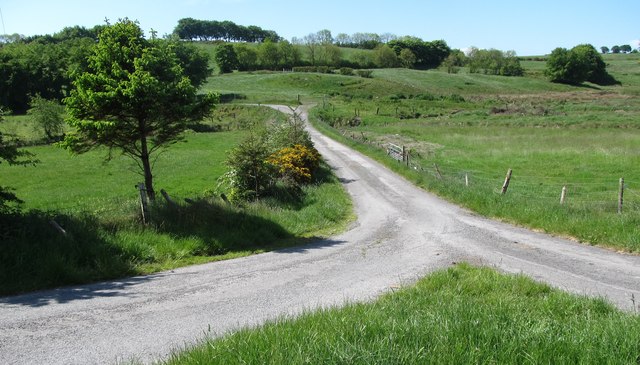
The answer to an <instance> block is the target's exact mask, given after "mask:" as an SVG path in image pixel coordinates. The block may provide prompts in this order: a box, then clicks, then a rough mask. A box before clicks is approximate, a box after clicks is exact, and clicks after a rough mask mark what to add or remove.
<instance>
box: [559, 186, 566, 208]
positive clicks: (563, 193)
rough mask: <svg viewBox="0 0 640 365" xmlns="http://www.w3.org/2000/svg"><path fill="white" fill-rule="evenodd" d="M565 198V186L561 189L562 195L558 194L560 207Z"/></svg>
mask: <svg viewBox="0 0 640 365" xmlns="http://www.w3.org/2000/svg"><path fill="white" fill-rule="evenodd" d="M566 197H567V186H566V185H565V186H563V187H562V193H560V205H564V200H565V199H566Z"/></svg>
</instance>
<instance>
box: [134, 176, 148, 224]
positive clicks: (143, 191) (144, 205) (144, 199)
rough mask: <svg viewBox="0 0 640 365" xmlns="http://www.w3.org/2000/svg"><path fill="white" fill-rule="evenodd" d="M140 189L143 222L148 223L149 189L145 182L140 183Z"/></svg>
mask: <svg viewBox="0 0 640 365" xmlns="http://www.w3.org/2000/svg"><path fill="white" fill-rule="evenodd" d="M137 187H138V190H139V191H140V209H141V211H142V223H143V224H147V222H148V220H149V207H148V204H149V201H148V200H147V189H146V188H145V186H144V183H138V186H137Z"/></svg>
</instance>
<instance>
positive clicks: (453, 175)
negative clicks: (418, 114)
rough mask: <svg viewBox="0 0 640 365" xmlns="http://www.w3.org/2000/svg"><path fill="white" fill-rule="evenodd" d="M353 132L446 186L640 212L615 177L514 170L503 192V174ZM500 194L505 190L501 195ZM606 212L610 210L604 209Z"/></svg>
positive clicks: (636, 199) (636, 194)
mask: <svg viewBox="0 0 640 365" xmlns="http://www.w3.org/2000/svg"><path fill="white" fill-rule="evenodd" d="M361 135H362V136H358V135H356V134H354V133H351V134H348V133H347V134H345V136H346V137H350V138H351V139H353V140H355V141H357V142H360V143H363V144H369V145H372V146H376V147H377V148H382V149H385V150H386V152H387V155H388V156H390V158H393V159H395V160H397V161H398V163H403V164H406V166H407V167H408V168H410V169H412V170H415V171H420V172H422V173H424V174H425V175H427V176H429V177H430V178H432V179H434V180H444V181H446V182H447V183H457V184H459V185H460V186H461V187H465V188H466V187H472V186H485V187H489V188H490V191H492V192H493V193H495V194H498V195H499V194H504V195H505V196H515V197H521V198H525V199H528V200H531V199H535V200H543V201H545V202H546V201H548V202H550V203H551V202H555V203H556V204H558V206H561V205H563V206H585V205H591V206H600V207H602V206H606V207H611V209H612V210H614V209H615V207H616V206H617V207H618V209H619V211H620V210H621V209H622V207H623V206H624V210H625V211H640V191H635V190H634V189H631V188H629V186H634V187H635V186H640V183H636V182H635V181H628V180H625V181H624V184H623V185H619V179H620V176H618V177H613V176H611V177H609V178H606V179H602V178H597V177H594V178H590V177H576V178H573V177H562V176H540V175H520V174H519V172H518V171H514V172H513V175H512V176H511V179H510V181H509V184H508V185H509V186H508V189H507V190H506V191H505V189H504V188H503V186H504V185H505V184H506V182H505V175H504V174H505V173H506V170H505V171H503V172H500V173H498V172H487V171H481V170H477V169H464V170H458V169H452V168H449V167H447V166H441V165H438V164H437V163H436V164H434V163H433V162H432V160H430V161H427V160H426V159H425V158H422V157H416V156H413V155H412V153H411V150H410V149H408V148H406V147H405V146H398V145H395V144H392V143H386V144H381V143H377V142H374V141H372V140H370V139H368V138H367V137H366V136H364V134H363V133H361ZM479 165H483V166H484V167H486V168H488V169H494V168H493V167H489V166H488V165H487V164H483V163H479ZM620 189H622V190H623V192H624V193H625V194H626V193H629V194H626V195H625V197H624V205H622V201H621V197H620V195H621V192H620ZM503 191H505V192H504V193H503ZM607 209H609V208H607Z"/></svg>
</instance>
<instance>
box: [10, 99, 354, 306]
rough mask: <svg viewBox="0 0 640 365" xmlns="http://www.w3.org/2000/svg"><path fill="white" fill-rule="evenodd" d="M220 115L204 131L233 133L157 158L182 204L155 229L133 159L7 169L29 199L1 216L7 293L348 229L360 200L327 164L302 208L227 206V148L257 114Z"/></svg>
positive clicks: (160, 217)
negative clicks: (147, 219) (223, 182)
mask: <svg viewBox="0 0 640 365" xmlns="http://www.w3.org/2000/svg"><path fill="white" fill-rule="evenodd" d="M244 109H246V107H244ZM218 113H219V114H218V115H219V118H217V117H216V118H213V120H209V121H203V125H201V126H200V127H198V128H200V129H226V126H228V125H232V126H231V127H230V129H231V131H228V132H226V131H225V132H215V133H196V132H193V131H192V132H189V133H187V134H186V136H185V142H184V143H178V144H176V145H174V146H172V147H171V149H170V150H169V151H167V152H166V153H165V154H163V155H162V156H161V157H160V158H159V159H158V160H157V162H156V165H155V168H154V176H155V183H156V188H157V189H158V190H159V189H165V190H166V191H167V192H168V193H169V195H170V196H171V197H172V198H173V200H175V201H176V202H177V203H178V206H177V207H173V206H171V205H169V204H167V203H165V202H164V200H162V199H161V198H160V201H158V202H157V203H156V204H155V205H154V206H153V207H152V209H151V220H152V222H151V224H150V225H149V226H147V227H144V226H143V225H142V224H141V223H140V213H139V203H138V193H137V191H136V189H135V188H134V185H135V184H136V183H137V182H138V181H139V180H140V176H138V175H137V174H136V172H135V171H136V170H135V168H136V166H135V165H134V162H133V161H131V160H129V159H128V158H125V157H123V156H115V158H114V159H113V160H112V161H110V162H108V163H105V162H104V157H105V154H106V151H104V150H97V151H93V152H89V153H87V154H83V155H79V156H72V155H70V154H69V153H68V152H66V151H64V150H61V149H59V148H57V147H54V146H34V147H29V148H28V150H29V151H30V152H31V153H33V154H34V155H35V157H36V158H37V159H38V160H39V161H40V162H39V163H38V165H36V166H34V167H15V166H6V165H5V164H3V165H0V177H1V180H0V185H2V186H12V187H14V188H15V193H16V195H17V196H18V197H20V198H21V199H22V200H24V204H23V206H22V210H23V211H22V213H19V214H10V215H3V216H0V226H1V227H3V229H2V230H1V231H0V245H1V246H2V247H1V249H0V295H7V294H13V293H18V292H25V291H30V290H36V289H43V288H49V287H55V286H59V285H67V284H79V283H87V282H92V281H96V280H102V279H108V278H117V277H122V276H126V275H137V274H146V273H151V272H155V271H158V270H164V269H171V268H175V267H179V266H184V265H189V264H194V263H203V262H209V261H216V260H221V259H227V258H233V257H239V256H245V255H249V254H253V253H257V252H264V251H266V250H271V249H274V248H279V247H287V246H291V245H296V244H301V243H304V242H306V241H307V240H308V239H310V238H312V237H316V236H325V235H328V234H331V233H333V232H335V231H337V230H340V229H343V228H344V226H345V225H346V223H347V222H348V221H349V220H350V219H351V203H350V200H349V198H348V196H347V195H346V193H345V192H344V190H343V189H342V187H341V185H340V183H339V182H338V181H337V180H336V179H335V177H334V176H333V175H331V173H330V171H329V170H328V168H326V167H325V168H324V169H323V170H322V171H323V172H322V173H321V174H319V175H318V179H317V181H316V182H315V183H314V184H312V185H309V186H307V187H305V188H304V193H303V194H302V198H301V199H300V200H299V201H294V202H291V201H289V202H281V201H277V200H267V201H262V202H257V203H247V204H244V205H241V206H235V205H229V204H227V203H225V202H223V201H222V199H220V198H219V195H218V192H216V186H217V179H218V177H219V176H221V175H222V174H223V173H225V172H226V169H227V168H226V166H225V163H224V161H225V160H226V158H227V154H228V151H229V150H231V149H232V148H233V147H235V146H236V145H237V144H238V143H239V142H240V141H241V140H242V139H243V138H244V137H245V136H246V134H247V133H248V132H247V131H246V130H234V128H235V127H234V126H233V124H234V123H239V124H242V123H244V122H247V123H248V122H250V121H251V120H253V121H255V120H256V119H255V118H257V117H256V116H255V115H253V114H252V113H255V112H254V111H251V112H247V111H246V110H243V107H239V106H220V107H219V110H218ZM270 115H271V114H270V112H269V111H268V110H266V109H265V110H264V111H263V112H262V117H263V118H264V117H265V116H267V117H268V116H270ZM242 120H244V121H242ZM185 198H187V199H190V200H191V201H193V202H194V203H187V202H186V201H184V199H185ZM52 220H54V221H55V222H57V223H58V224H59V225H60V226H62V227H63V228H64V230H65V231H66V234H62V233H61V232H59V231H58V230H57V229H56V228H54V226H53V224H52V223H51V221H52Z"/></svg>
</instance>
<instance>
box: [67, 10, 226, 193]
mask: <svg viewBox="0 0 640 365" xmlns="http://www.w3.org/2000/svg"><path fill="white" fill-rule="evenodd" d="M89 69H90V72H85V73H83V74H82V75H80V76H79V77H78V78H77V79H76V80H75V81H74V83H73V85H74V89H73V90H71V93H70V96H69V97H67V98H66V99H65V103H66V104H67V107H68V111H69V115H70V119H69V124H70V125H71V126H72V127H73V128H74V129H75V131H74V132H72V133H68V134H67V135H66V136H65V139H64V141H63V143H62V145H63V146H64V147H66V148H67V149H69V150H71V151H73V152H75V153H83V152H86V151H89V150H91V149H93V148H95V147H98V146H106V147H107V148H109V155H108V156H109V157H111V155H112V153H113V151H114V150H115V151H119V152H122V153H123V154H125V155H127V156H129V157H131V158H133V159H134V160H135V161H136V162H137V163H138V166H139V167H140V169H141V174H142V175H143V176H144V182H145V186H146V189H147V192H148V194H149V197H150V198H151V199H154V198H155V191H154V188H153V175H152V171H151V162H150V161H151V160H150V157H151V156H152V155H153V154H154V153H156V152H158V151H159V150H161V149H163V148H166V147H167V146H169V145H171V144H173V143H175V142H177V141H179V140H180V139H181V133H182V132H183V131H184V129H185V128H186V124H187V122H188V121H189V120H191V119H194V118H197V119H199V118H200V117H201V115H202V114H203V113H204V112H205V111H207V110H208V108H209V107H210V105H211V103H213V102H214V98H213V97H211V96H208V97H204V98H202V99H198V97H197V96H196V88H195V86H194V85H193V84H192V83H191V80H190V79H189V78H188V77H187V76H186V75H185V74H184V70H183V68H182V67H181V66H180V64H179V61H178V57H177V56H176V53H175V50H174V46H173V44H172V43H171V42H167V41H163V40H152V41H148V40H146V39H145V38H144V35H143V33H142V30H141V29H140V27H139V25H138V24H137V23H136V22H133V21H130V20H128V19H124V20H120V21H119V22H118V23H115V24H113V25H110V26H108V27H106V28H105V29H104V30H103V31H102V32H101V33H100V40H99V42H98V44H97V45H96V47H95V50H94V53H93V55H92V56H91V57H90V59H89Z"/></svg>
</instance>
